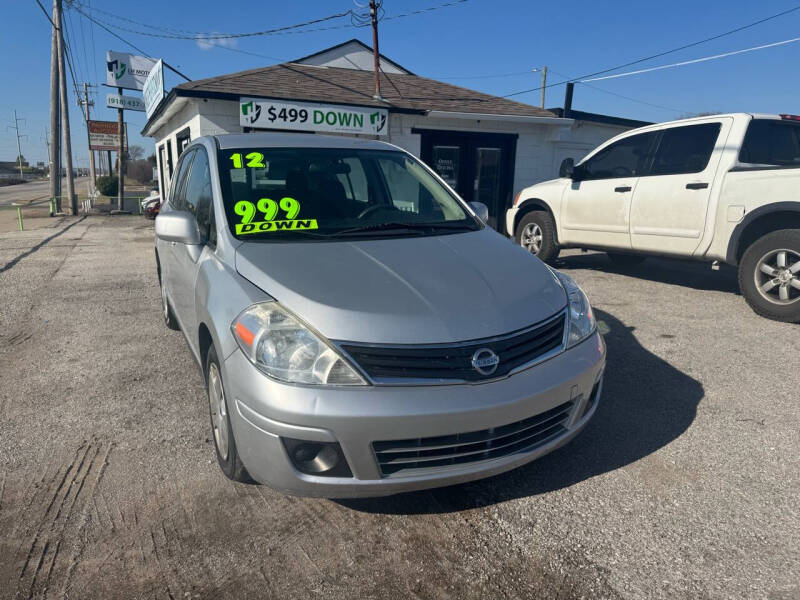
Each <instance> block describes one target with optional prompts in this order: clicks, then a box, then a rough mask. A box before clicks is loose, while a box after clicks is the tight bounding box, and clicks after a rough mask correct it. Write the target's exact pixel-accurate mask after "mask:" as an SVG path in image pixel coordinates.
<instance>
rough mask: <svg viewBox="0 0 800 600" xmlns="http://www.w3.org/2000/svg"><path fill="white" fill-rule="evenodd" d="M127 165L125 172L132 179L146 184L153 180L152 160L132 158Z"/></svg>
mask: <svg viewBox="0 0 800 600" xmlns="http://www.w3.org/2000/svg"><path fill="white" fill-rule="evenodd" d="M125 166H126V167H127V168H126V170H125V172H126V174H127V175H128V177H130V178H131V179H134V180H136V181H138V182H139V183H143V184H145V185H146V184H149V183H152V182H153V165H152V164H151V163H150V161H147V160H132V161H130V162H129V163H128V164H127V165H125Z"/></svg>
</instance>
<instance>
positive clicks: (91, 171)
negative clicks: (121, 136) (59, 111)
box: [78, 81, 97, 188]
mask: <svg viewBox="0 0 800 600" xmlns="http://www.w3.org/2000/svg"><path fill="white" fill-rule="evenodd" d="M92 87H94V86H92ZM78 103H79V104H83V105H84V106H85V107H86V138H87V140H88V142H89V177H90V178H91V179H90V181H91V187H92V188H95V187H96V186H97V174H96V173H95V169H94V150H92V136H91V134H90V133H89V107H90V106H94V101H93V100H89V84H88V83H86V82H85V81H84V82H83V100H82V101H81V100H80V99H79V100H78Z"/></svg>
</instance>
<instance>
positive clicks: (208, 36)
mask: <svg viewBox="0 0 800 600" xmlns="http://www.w3.org/2000/svg"><path fill="white" fill-rule="evenodd" d="M74 8H75V10H77V11H78V12H80V13H81V14H83V15H84V16H86V15H85V13H83V11H82V10H81V9H80V8H78V6H77V5H75V6H74ZM350 14H351V11H349V10H348V11H345V12H341V13H336V14H333V15H329V16H327V17H321V18H319V19H313V20H311V21H306V22H304V23H297V24H295V25H285V26H283V27H276V28H274V29H265V30H263V31H253V32H249V33H213V32H208V33H200V32H194V33H192V34H183V33H151V32H148V31H142V30H140V29H131V28H129V27H124V26H122V25H115V24H113V23H108V22H107V21H103V20H102V19H97V18H96V17H95V19H96V20H97V21H98V22H102V23H105V24H106V25H108V26H109V27H113V28H115V29H119V30H120V31H127V32H128V33H135V34H137V35H145V36H148V37H155V38H163V39H175V40H197V39H204V40H227V39H238V38H246V37H257V36H262V35H272V34H275V33H280V32H284V31H289V30H292V29H300V28H302V27H308V26H309V25H315V24H317V23H324V22H326V21H331V20H333V19H341V18H342V17H346V16H349V15H350ZM140 25H141V26H144V27H152V25H145V24H143V23H142V24H140Z"/></svg>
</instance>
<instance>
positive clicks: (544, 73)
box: [533, 67, 547, 108]
mask: <svg viewBox="0 0 800 600" xmlns="http://www.w3.org/2000/svg"><path fill="white" fill-rule="evenodd" d="M533 72H534V73H541V74H542V108H544V97H545V94H546V92H547V67H542V68H541V69H533Z"/></svg>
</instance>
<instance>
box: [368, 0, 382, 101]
mask: <svg viewBox="0 0 800 600" xmlns="http://www.w3.org/2000/svg"><path fill="white" fill-rule="evenodd" d="M369 16H370V18H371V19H372V55H373V61H374V63H375V95H374V96H373V98H375V100H383V98H382V97H381V78H380V72H381V53H380V51H379V50H378V5H377V4H376V3H375V0H369Z"/></svg>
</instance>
